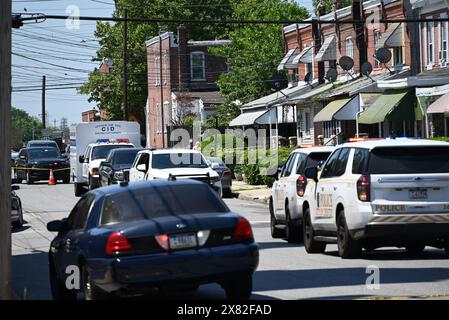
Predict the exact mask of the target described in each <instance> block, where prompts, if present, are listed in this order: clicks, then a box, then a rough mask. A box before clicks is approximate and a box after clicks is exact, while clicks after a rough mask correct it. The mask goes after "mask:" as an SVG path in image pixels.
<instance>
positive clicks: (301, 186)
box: [296, 176, 307, 197]
mask: <svg viewBox="0 0 449 320" xmlns="http://www.w3.org/2000/svg"><path fill="white" fill-rule="evenodd" d="M306 186H307V178H306V177H305V176H299V177H298V179H297V180H296V193H297V194H298V196H300V197H304V193H305V192H306Z"/></svg>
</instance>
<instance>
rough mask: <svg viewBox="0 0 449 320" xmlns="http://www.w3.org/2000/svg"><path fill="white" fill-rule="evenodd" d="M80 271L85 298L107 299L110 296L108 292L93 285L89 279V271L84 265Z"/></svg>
mask: <svg viewBox="0 0 449 320" xmlns="http://www.w3.org/2000/svg"><path fill="white" fill-rule="evenodd" d="M81 272H82V276H81V278H82V290H83V293H84V299H85V300H107V299H110V298H111V296H110V295H109V294H108V293H106V292H104V291H102V290H101V289H99V288H97V287H96V286H95V284H94V283H93V282H92V280H91V277H90V272H89V269H88V267H87V266H86V265H83V267H82V269H81Z"/></svg>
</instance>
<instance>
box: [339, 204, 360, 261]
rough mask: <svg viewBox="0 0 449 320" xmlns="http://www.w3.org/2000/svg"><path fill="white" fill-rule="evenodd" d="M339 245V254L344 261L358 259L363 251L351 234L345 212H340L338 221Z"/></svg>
mask: <svg viewBox="0 0 449 320" xmlns="http://www.w3.org/2000/svg"><path fill="white" fill-rule="evenodd" d="M337 244H338V254H339V255H340V257H341V258H343V259H352V258H356V257H358V256H359V255H360V253H361V251H362V247H361V245H360V243H359V242H358V241H356V240H354V239H353V238H352V237H351V235H350V234H349V230H348V225H347V224H346V218H345V211H344V210H341V211H340V213H339V215H338V219H337Z"/></svg>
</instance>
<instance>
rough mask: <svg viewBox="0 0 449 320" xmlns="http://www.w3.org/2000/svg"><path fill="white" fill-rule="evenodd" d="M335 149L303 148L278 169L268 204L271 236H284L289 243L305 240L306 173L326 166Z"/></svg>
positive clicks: (294, 152)
mask: <svg viewBox="0 0 449 320" xmlns="http://www.w3.org/2000/svg"><path fill="white" fill-rule="evenodd" d="M334 149H335V148H334V147H313V148H300V149H296V150H295V151H293V152H292V153H291V154H290V156H289V158H288V160H287V161H286V162H285V163H284V164H283V165H282V166H281V167H279V168H278V172H277V173H275V175H274V178H275V179H276V181H275V182H274V183H273V187H272V188H271V197H270V202H269V210H270V221H271V223H270V225H271V236H272V237H273V238H283V237H285V238H286V239H287V241H289V242H298V241H299V240H302V216H303V203H304V190H305V188H306V186H307V182H308V181H307V179H306V177H305V176H304V171H305V170H306V168H308V167H315V166H317V165H319V164H322V163H324V161H326V159H327V158H328V157H329V155H330V154H331V152H332V151H334Z"/></svg>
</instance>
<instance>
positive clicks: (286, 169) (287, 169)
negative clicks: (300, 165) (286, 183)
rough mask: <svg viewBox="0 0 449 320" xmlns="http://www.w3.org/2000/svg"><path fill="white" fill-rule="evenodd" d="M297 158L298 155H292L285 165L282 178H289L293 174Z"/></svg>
mask: <svg viewBox="0 0 449 320" xmlns="http://www.w3.org/2000/svg"><path fill="white" fill-rule="evenodd" d="M297 156H298V154H297V153H292V154H291V155H290V157H289V158H288V160H287V162H286V163H285V165H284V168H283V170H282V175H281V177H289V176H290V174H291V173H292V167H293V164H294V163H295V160H296V157H297Z"/></svg>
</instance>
